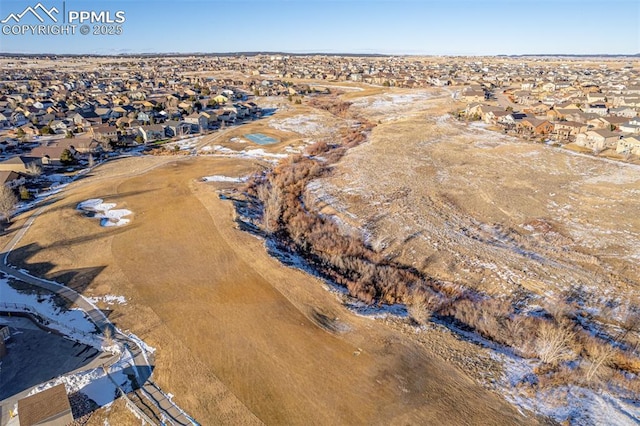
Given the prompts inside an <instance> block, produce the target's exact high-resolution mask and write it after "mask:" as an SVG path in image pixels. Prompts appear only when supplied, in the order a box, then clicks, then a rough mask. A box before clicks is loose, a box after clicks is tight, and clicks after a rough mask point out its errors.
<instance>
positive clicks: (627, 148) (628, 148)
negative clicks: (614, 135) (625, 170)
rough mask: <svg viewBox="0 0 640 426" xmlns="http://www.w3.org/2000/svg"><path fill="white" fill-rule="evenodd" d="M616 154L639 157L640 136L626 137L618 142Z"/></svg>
mask: <svg viewBox="0 0 640 426" xmlns="http://www.w3.org/2000/svg"><path fill="white" fill-rule="evenodd" d="M616 152H617V153H618V154H633V155H640V136H627V137H626V138H622V139H620V140H619V141H618V145H617V146H616Z"/></svg>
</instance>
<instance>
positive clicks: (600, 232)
mask: <svg viewBox="0 0 640 426" xmlns="http://www.w3.org/2000/svg"><path fill="white" fill-rule="evenodd" d="M421 93H422V94H421ZM439 96H441V92H439V91H438V90H432V91H424V92H419V91H414V92H411V94H406V93H403V92H399V91H397V92H392V93H390V94H385V95H380V96H373V97H363V98H362V99H360V100H357V101H354V103H353V106H352V108H357V109H358V111H359V113H360V114H362V115H363V116H366V117H370V118H373V119H377V118H378V117H381V116H383V117H386V118H387V121H384V120H383V121H382V123H381V124H379V125H378V126H377V127H376V128H375V129H374V131H373V134H372V137H371V142H370V143H367V144H364V145H362V146H359V147H357V148H355V149H353V150H350V151H349V153H348V154H347V156H346V157H345V158H344V159H343V160H342V161H341V162H340V163H339V165H338V166H337V167H336V169H335V172H334V173H333V175H332V176H331V177H329V178H327V179H322V180H321V181H318V182H315V183H314V185H312V192H314V194H315V195H316V199H317V200H318V205H319V206H320V207H321V208H323V209H324V210H323V211H324V212H325V213H327V214H337V215H338V216H339V217H340V218H341V219H342V220H343V221H344V222H346V223H348V224H350V225H352V226H353V227H357V228H362V229H364V235H365V236H366V238H367V239H368V241H369V242H370V243H371V244H372V245H373V246H374V247H375V248H377V249H380V250H383V252H385V253H387V254H388V255H390V256H394V257H398V258H399V259H400V260H401V261H402V262H404V263H407V264H411V265H414V266H416V267H418V268H419V269H421V270H423V271H425V272H426V273H427V274H429V275H434V276H436V277H438V278H441V279H443V280H450V281H454V282H460V283H463V284H465V285H469V286H471V287H474V288H478V289H480V290H483V291H486V292H488V293H491V294H510V293H514V292H518V291H519V289H520V288H525V289H526V290H529V291H531V292H533V293H534V294H537V295H545V297H549V296H553V297H566V296H567V295H568V293H573V294H576V293H580V294H581V295H583V297H584V298H585V299H586V300H585V303H586V306H594V307H602V306H603V305H604V302H605V301H610V302H613V304H612V305H610V306H613V307H615V306H617V305H619V304H620V303H621V302H626V301H629V299H630V298H631V299H632V298H634V297H637V290H638V288H639V286H640V282H639V281H638V277H639V276H640V269H639V268H638V259H640V218H638V216H637V215H636V214H634V212H635V211H636V210H637V209H636V204H637V203H636V201H637V197H638V194H639V193H640V173H639V172H640V168H639V166H638V165H634V164H624V163H621V162H615V161H610V160H606V159H602V158H593V157H591V156H588V155H582V154H578V153H575V152H571V151H568V150H562V149H558V148H553V147H547V146H543V145H541V144H534V143H527V142H521V141H519V140H517V139H515V138H511V137H506V136H502V135H500V134H499V133H496V132H493V131H489V130H486V129H484V128H483V127H482V125H470V126H466V125H464V124H463V123H459V122H456V121H455V120H453V119H452V118H448V117H446V116H445V115H444V113H445V112H446V111H447V110H449V109H450V108H451V105H450V103H451V101H450V100H448V99H447V98H446V97H439ZM391 100H395V101H394V102H391ZM398 105H399V107H398Z"/></svg>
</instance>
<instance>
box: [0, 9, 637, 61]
mask: <svg viewBox="0 0 640 426" xmlns="http://www.w3.org/2000/svg"><path fill="white" fill-rule="evenodd" d="M37 2H38V0H31V1H24V0H0V20H3V19H5V18H6V17H7V16H8V15H9V14H10V13H20V12H22V11H23V10H24V9H25V8H26V7H27V6H35V5H36V4H37ZM41 2H42V4H43V5H44V6H45V7H47V8H51V7H53V6H55V7H57V8H58V9H60V10H62V3H63V1H62V0H41ZM65 7H66V10H67V11H69V10H93V11H100V10H107V11H111V12H112V13H115V11H118V10H123V11H124V12H125V14H126V22H125V23H124V24H122V29H123V34H122V35H111V36H107V35H105V36H99V35H92V34H89V35H81V34H79V33H76V34H75V35H58V36H45V35H30V34H27V35H4V34H0V52H11V53H97V54H119V53H156V52H159V53H164V52H185V53H188V52H206V53H215V52H238V51H281V52H291V53H306V52H326V53H387V54H426V55H491V54H527V53H556V54H560V53H567V54H599V53H608V54H634V53H639V52H640V1H638V0H598V1H595V0H586V1H580V0H555V1H551V0H520V1H517V0H491V1H482V0H475V1H460V0H423V1H419V0H396V1H368V0H324V1H305V0H278V1H270V0H253V1H249V0H234V1H232V0H226V1H219V0H181V1H166V0H155V1H152V0H130V1H123V0H111V1H102V0H91V1H87V0H66V1H65ZM24 23H31V24H37V23H38V22H37V21H36V20H35V18H33V17H25V18H24V20H23V21H22V22H20V24H24ZM10 24H14V23H13V22H10ZM1 25H3V24H0V26H1Z"/></svg>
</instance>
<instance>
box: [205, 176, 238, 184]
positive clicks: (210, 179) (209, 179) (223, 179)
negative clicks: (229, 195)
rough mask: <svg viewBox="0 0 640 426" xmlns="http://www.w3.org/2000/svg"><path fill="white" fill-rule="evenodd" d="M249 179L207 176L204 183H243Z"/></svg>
mask: <svg viewBox="0 0 640 426" xmlns="http://www.w3.org/2000/svg"><path fill="white" fill-rule="evenodd" d="M247 179H248V177H246V176H244V177H231V176H222V175H213V176H205V177H203V178H202V180H203V181H204V182H233V183H242V182H246V181H247Z"/></svg>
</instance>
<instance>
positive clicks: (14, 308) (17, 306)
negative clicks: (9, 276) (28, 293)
mask: <svg viewBox="0 0 640 426" xmlns="http://www.w3.org/2000/svg"><path fill="white" fill-rule="evenodd" d="M0 311H5V312H23V313H24V312H26V313H29V314H31V316H32V317H33V318H34V319H35V320H37V321H38V322H39V323H40V325H43V326H45V327H47V328H49V327H48V326H49V325H51V324H53V325H56V326H58V327H60V328H61V329H58V328H54V329H55V330H57V331H59V332H60V333H62V334H64V335H65V337H67V338H69V339H71V340H75V341H77V342H79V343H85V344H88V345H90V346H95V345H96V344H98V346H99V347H100V348H102V343H101V342H100V341H99V340H97V339H96V336H94V335H92V334H91V333H88V332H86V331H84V330H80V329H78V328H75V327H73V326H71V325H68V324H65V323H62V322H60V321H58V320H56V319H53V318H51V317H48V316H46V315H43V314H42V313H41V312H39V311H38V310H37V309H36V308H35V307H33V306H32V305H27V304H24V303H10V302H0ZM51 328H53V327H51ZM71 333H75V334H77V335H79V336H74V335H72V334H71ZM79 337H81V338H79Z"/></svg>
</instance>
